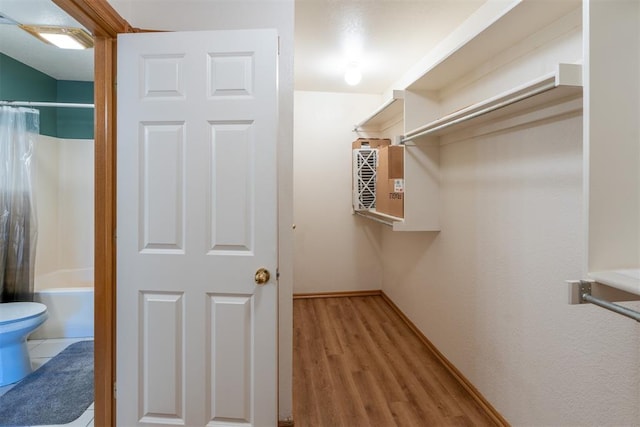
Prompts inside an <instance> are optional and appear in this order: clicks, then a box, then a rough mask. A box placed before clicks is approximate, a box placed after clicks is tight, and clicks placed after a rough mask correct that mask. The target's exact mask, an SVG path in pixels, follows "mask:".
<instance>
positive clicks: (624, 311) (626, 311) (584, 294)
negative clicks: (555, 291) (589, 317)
mask: <svg viewBox="0 0 640 427" xmlns="http://www.w3.org/2000/svg"><path fill="white" fill-rule="evenodd" d="M587 302H588V303H591V304H594V305H597V306H599V307H602V308H606V309H607V310H610V311H613V312H614V313H618V314H621V315H623V316H626V317H628V318H630V319H633V320H635V321H636V322H640V312H638V311H635V310H632V309H630V308H627V307H624V306H621V305H618V304H614V303H612V302H611V301H607V300H603V299H600V298H597V297H594V296H592V295H591V282H588V281H586V280H581V281H580V303H581V304H584V303H587Z"/></svg>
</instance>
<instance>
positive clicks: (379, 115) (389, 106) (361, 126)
mask: <svg viewBox="0 0 640 427" xmlns="http://www.w3.org/2000/svg"><path fill="white" fill-rule="evenodd" d="M403 101H404V91H402V90H394V91H393V97H392V98H391V99H389V100H388V101H387V102H385V103H384V104H382V105H381V106H380V107H379V108H378V109H376V110H375V111H374V112H373V113H371V114H370V115H369V116H368V117H367V118H365V119H364V120H362V121H361V122H360V123H358V124H356V125H355V130H356V131H357V130H373V131H380V130H383V128H384V126H385V125H386V124H387V123H389V122H391V121H392V120H393V119H394V118H396V117H400V118H401V117H402V113H403V112H404V102H403Z"/></svg>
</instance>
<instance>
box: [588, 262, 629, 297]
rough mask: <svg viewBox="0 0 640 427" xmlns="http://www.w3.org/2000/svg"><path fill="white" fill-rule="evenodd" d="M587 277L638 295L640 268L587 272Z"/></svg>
mask: <svg viewBox="0 0 640 427" xmlns="http://www.w3.org/2000/svg"><path fill="white" fill-rule="evenodd" d="M589 277H590V278H591V279H593V280H595V281H596V282H598V283H602V284H604V285H607V286H611V287H612V288H616V289H619V290H621V291H625V292H629V293H632V294H635V295H640V268H636V269H626V270H609V271H597V272H593V273H589Z"/></svg>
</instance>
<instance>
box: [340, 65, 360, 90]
mask: <svg viewBox="0 0 640 427" xmlns="http://www.w3.org/2000/svg"><path fill="white" fill-rule="evenodd" d="M361 80H362V72H361V71H360V67H358V64H356V63H350V64H349V65H347V71H346V72H345V73H344V81H345V82H347V84H348V85H350V86H355V85H357V84H358V83H360V81H361Z"/></svg>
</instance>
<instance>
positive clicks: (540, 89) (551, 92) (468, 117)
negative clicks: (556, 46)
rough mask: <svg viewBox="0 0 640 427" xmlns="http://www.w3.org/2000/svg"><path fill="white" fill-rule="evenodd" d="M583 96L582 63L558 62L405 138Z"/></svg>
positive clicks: (432, 133) (441, 132)
mask: <svg viewBox="0 0 640 427" xmlns="http://www.w3.org/2000/svg"><path fill="white" fill-rule="evenodd" d="M579 96H582V66H581V65H580V64H559V65H558V68H557V70H556V72H554V73H551V74H548V75H545V76H542V77H540V78H538V79H535V80H533V81H531V82H529V83H526V84H524V85H521V86H518V87H515V88H513V89H511V90H509V91H506V92H504V93H501V94H499V95H496V96H494V97H492V98H489V99H486V100H484V101H481V102H479V103H477V104H473V105H470V106H468V107H466V108H463V109H461V110H458V111H455V112H453V113H451V114H448V115H446V116H444V117H441V118H439V119H437V120H434V121H433V122H430V123H427V124H426V125H424V126H420V127H419V128H417V129H413V130H411V131H409V132H407V133H406V134H405V136H404V138H403V141H411V140H413V139H418V138H422V137H426V136H438V135H443V134H445V133H448V132H452V131H454V130H456V129H461V128H463V127H468V126H473V125H477V124H479V123H481V122H484V121H489V120H495V119H497V118H500V117H503V116H506V115H511V114H514V113H517V112H519V111H526V110H530V109H533V108H535V107H539V106H542V105H545V104H550V103H552V102H554V101H558V100H561V99H569V98H572V97H574V98H575V97H579Z"/></svg>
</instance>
